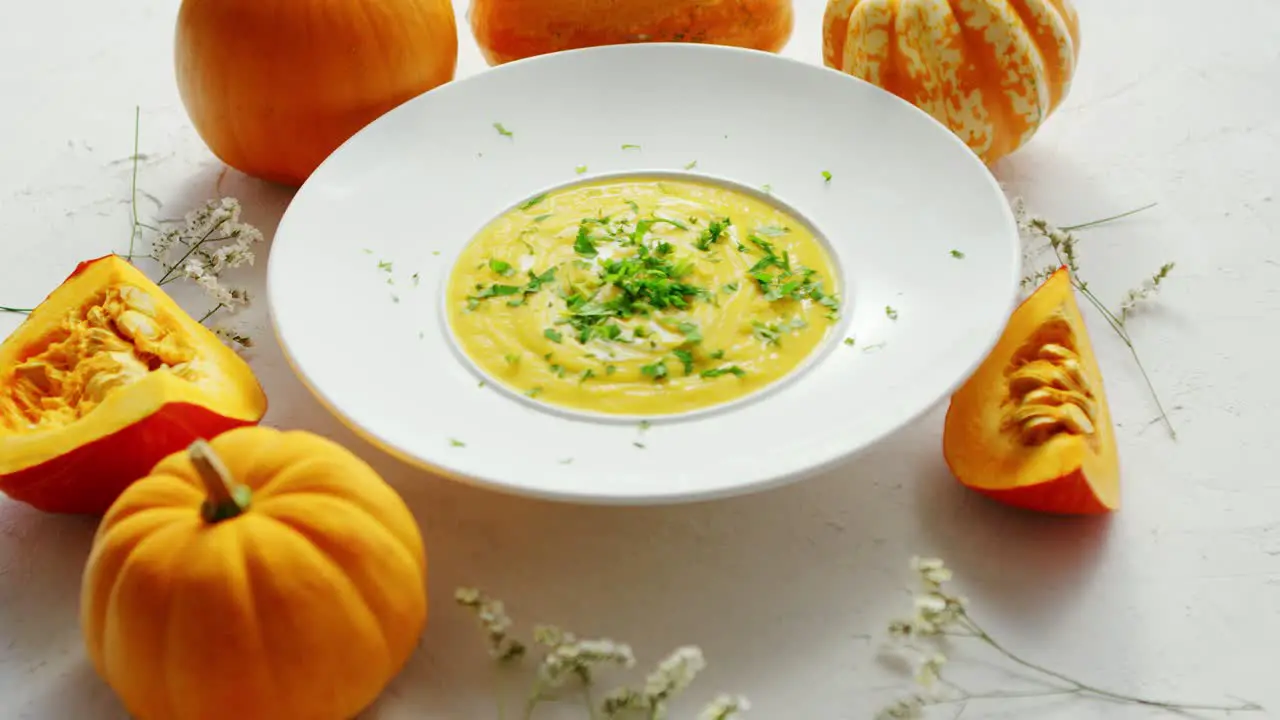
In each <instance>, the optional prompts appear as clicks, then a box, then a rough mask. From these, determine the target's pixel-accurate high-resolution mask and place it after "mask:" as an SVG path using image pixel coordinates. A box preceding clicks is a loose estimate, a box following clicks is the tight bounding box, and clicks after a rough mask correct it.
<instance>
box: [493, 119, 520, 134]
mask: <svg viewBox="0 0 1280 720" xmlns="http://www.w3.org/2000/svg"><path fill="white" fill-rule="evenodd" d="M493 129H494V130H497V131H498V134H499V135H501V136H502V137H515V135H516V134H515V133H513V132H511V131H510V130H508V129H507V128H506V126H505V125H503V124H502V123H500V122H496V123H494V124H493Z"/></svg>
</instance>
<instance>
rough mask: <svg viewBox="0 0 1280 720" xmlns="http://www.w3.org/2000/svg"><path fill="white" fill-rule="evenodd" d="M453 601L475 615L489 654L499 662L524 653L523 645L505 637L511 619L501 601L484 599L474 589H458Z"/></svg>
mask: <svg viewBox="0 0 1280 720" xmlns="http://www.w3.org/2000/svg"><path fill="white" fill-rule="evenodd" d="M453 599H454V601H455V602H457V603H458V604H459V605H461V606H462V607H465V608H469V609H470V610H471V611H472V612H474V613H475V616H476V619H477V620H478V621H479V622H480V627H481V628H482V629H483V630H484V631H485V634H486V635H487V636H488V638H489V653H490V654H491V655H493V656H494V657H496V658H498V659H499V660H514V659H516V658H519V657H521V656H522V655H524V653H525V647H524V644H523V643H521V642H520V641H519V640H515V639H513V638H511V637H509V636H508V635H507V630H509V629H510V628H511V618H510V617H508V616H507V611H506V608H505V607H504V606H503V604H502V601H501V600H495V599H493V598H490V597H486V596H485V595H484V594H483V593H481V592H480V591H479V590H478V589H476V588H466V587H464V588H458V589H457V590H455V591H454V593H453Z"/></svg>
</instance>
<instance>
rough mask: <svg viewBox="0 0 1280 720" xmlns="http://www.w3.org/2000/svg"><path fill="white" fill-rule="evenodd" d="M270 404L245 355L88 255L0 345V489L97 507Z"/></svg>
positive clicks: (62, 508) (26, 498)
mask: <svg viewBox="0 0 1280 720" xmlns="http://www.w3.org/2000/svg"><path fill="white" fill-rule="evenodd" d="M265 412H266V397H265V396H264V395H263V393H262V389H261V387H260V386H259V385H258V382H257V380H256V379H255V378H254V376H253V373H252V371H251V370H250V369H249V366H248V365H247V364H246V363H245V362H244V360H242V359H241V358H240V357H239V356H237V355H236V354H235V353H234V352H233V351H232V350H231V349H230V348H228V347H226V345H224V344H223V343H222V341H221V340H219V339H218V338H217V336H215V335H214V334H213V333H212V332H210V331H209V330H208V329H206V328H205V327H204V326H202V325H200V324H199V323H197V322H196V321H195V320H193V319H192V318H191V317H190V316H189V315H187V314H186V313H185V312H183V311H182V309H181V308H180V307H178V306H177V304H175V303H174V302H173V300H172V299H170V298H169V297H168V296H167V295H166V294H165V293H164V291H163V290H161V289H160V288H159V287H158V286H156V284H155V283H153V282H152V281H151V280H149V279H148V278H147V277H146V276H145V275H143V274H142V273H141V272H139V271H138V270H137V269H136V268H134V267H133V266H132V265H130V264H129V263H128V262H126V261H124V260H122V259H121V258H119V257H117V256H115V255H109V256H107V257H104V258H99V259H97V260H92V261H89V262H84V263H81V264H80V265H79V266H78V267H77V268H76V270H75V272H73V273H72V274H71V276H70V277H68V278H67V279H66V281H64V282H63V283H62V284H61V285H60V286H59V287H58V288H57V289H56V290H54V291H53V293H51V294H50V295H49V297H48V298H46V299H45V301H44V302H43V303H41V304H40V306H39V307H37V308H35V310H34V311H33V312H32V313H31V315H30V316H29V317H28V318H27V319H26V321H25V322H23V324H22V325H21V326H19V327H18V329H17V330H16V331H14V333H13V334H12V335H10V336H9V337H8V338H7V339H6V340H5V341H4V343H3V344H0V492H4V493H5V494H6V495H8V496H9V497H11V498H13V499H15V500H19V501H22V502H25V503H28V504H30V505H32V506H34V507H37V508H39V509H41V510H45V511H48V512H64V513H86V514H101V513H103V512H105V511H106V509H107V508H108V507H109V506H110V505H111V503H112V502H113V501H114V500H115V499H116V498H117V497H118V496H119V495H120V492H121V491H122V490H124V488H125V487H126V486H127V485H128V484H129V483H131V482H133V481H134V480H137V479H138V478H140V477H142V476H144V475H146V474H147V473H148V472H149V471H150V470H151V467H152V466H153V465H155V464H156V462H158V461H159V460H160V459H161V458H163V457H165V456H166V455H168V454H170V453H172V452H174V451H175V450H178V449H180V448H183V447H186V446H187V445H188V444H189V443H190V442H191V441H192V440H194V439H196V438H200V437H213V436H215V435H217V434H218V433H221V432H223V431H226V430H229V429H231V428H234V427H239V426H241V425H246V424H252V423H255V422H257V421H258V420H260V419H261V418H262V416H263V414H264V413H265Z"/></svg>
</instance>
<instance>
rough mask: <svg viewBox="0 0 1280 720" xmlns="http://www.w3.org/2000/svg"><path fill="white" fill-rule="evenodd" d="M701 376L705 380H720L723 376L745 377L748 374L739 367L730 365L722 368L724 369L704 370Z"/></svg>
mask: <svg viewBox="0 0 1280 720" xmlns="http://www.w3.org/2000/svg"><path fill="white" fill-rule="evenodd" d="M699 374H700V375H701V376H702V377H704V378H718V377H721V376H723V375H733V376H734V377H742V376H743V375H746V374H747V371H746V370H743V369H742V368H740V367H738V366H737V365H729V366H727V367H722V368H712V369H710V370H703V371H702V372H701V373H699Z"/></svg>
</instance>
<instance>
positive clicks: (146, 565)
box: [93, 522, 191, 720]
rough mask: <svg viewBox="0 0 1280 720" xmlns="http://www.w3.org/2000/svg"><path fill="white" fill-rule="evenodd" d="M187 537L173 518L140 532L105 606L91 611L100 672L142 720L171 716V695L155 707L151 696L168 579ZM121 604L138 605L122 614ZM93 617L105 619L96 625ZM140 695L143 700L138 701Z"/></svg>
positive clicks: (158, 682)
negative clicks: (151, 530)
mask: <svg viewBox="0 0 1280 720" xmlns="http://www.w3.org/2000/svg"><path fill="white" fill-rule="evenodd" d="M184 533H186V536H185V539H184ZM190 540H191V536H190V528H189V527H183V525H182V524H180V523H176V522H175V523H171V524H169V525H168V526H166V527H162V528H160V529H159V530H157V531H155V532H154V533H152V534H150V535H147V536H145V537H143V538H142V539H141V541H140V542H138V543H137V544H136V545H135V546H134V547H133V548H132V549H131V550H130V551H129V553H128V557H127V558H125V560H124V563H123V564H122V565H121V566H120V570H119V573H118V574H117V575H116V576H115V582H114V583H113V585H112V588H111V592H110V594H109V596H108V599H107V607H106V608H103V609H102V610H101V611H100V612H97V613H95V616H94V617H95V620H94V623H95V624H94V625H93V627H95V628H97V629H98V630H99V632H100V633H101V638H102V639H101V642H100V647H101V662H102V663H103V665H104V671H103V677H104V678H106V679H107V681H108V682H109V683H110V684H111V686H112V687H113V688H116V690H117V693H119V695H120V697H121V700H122V701H123V702H124V705H125V707H126V709H128V710H129V713H130V714H131V715H133V716H134V717H138V718H146V719H147V720H152V719H160V718H172V717H174V715H173V708H172V698H170V697H164V698H161V701H162V702H161V703H160V706H159V707H157V706H156V704H155V702H154V701H153V700H152V699H153V698H154V695H155V693H154V691H155V689H156V688H157V687H160V686H163V682H162V679H163V678H164V676H165V672H166V661H165V655H166V648H167V645H168V643H167V638H168V625H169V622H170V618H171V617H172V607H171V603H170V599H171V594H170V592H169V582H170V579H171V578H172V577H173V576H174V569H175V568H176V567H179V566H180V564H181V563H180V561H181V560H182V559H183V554H184V552H183V550H184V549H185V548H186V547H187V545H188V544H189V542H190ZM108 577H109V576H108ZM125 604H127V605H129V606H131V607H142V608H144V609H143V610H142V611H137V612H134V613H128V614H125V613H121V612H119V611H118V609H119V608H120V606H121V605H125ZM96 618H101V619H103V620H104V621H105V623H104V624H103V625H102V626H101V627H100V628H98V626H97V625H96V623H97V622H98V621H97V619H96ZM124 658H129V662H123V659H124ZM97 664H98V663H97V662H95V665H97ZM122 671H123V672H122ZM142 698H146V699H147V700H148V702H146V703H145V704H141V705H140V704H139V700H140V699H142Z"/></svg>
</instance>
